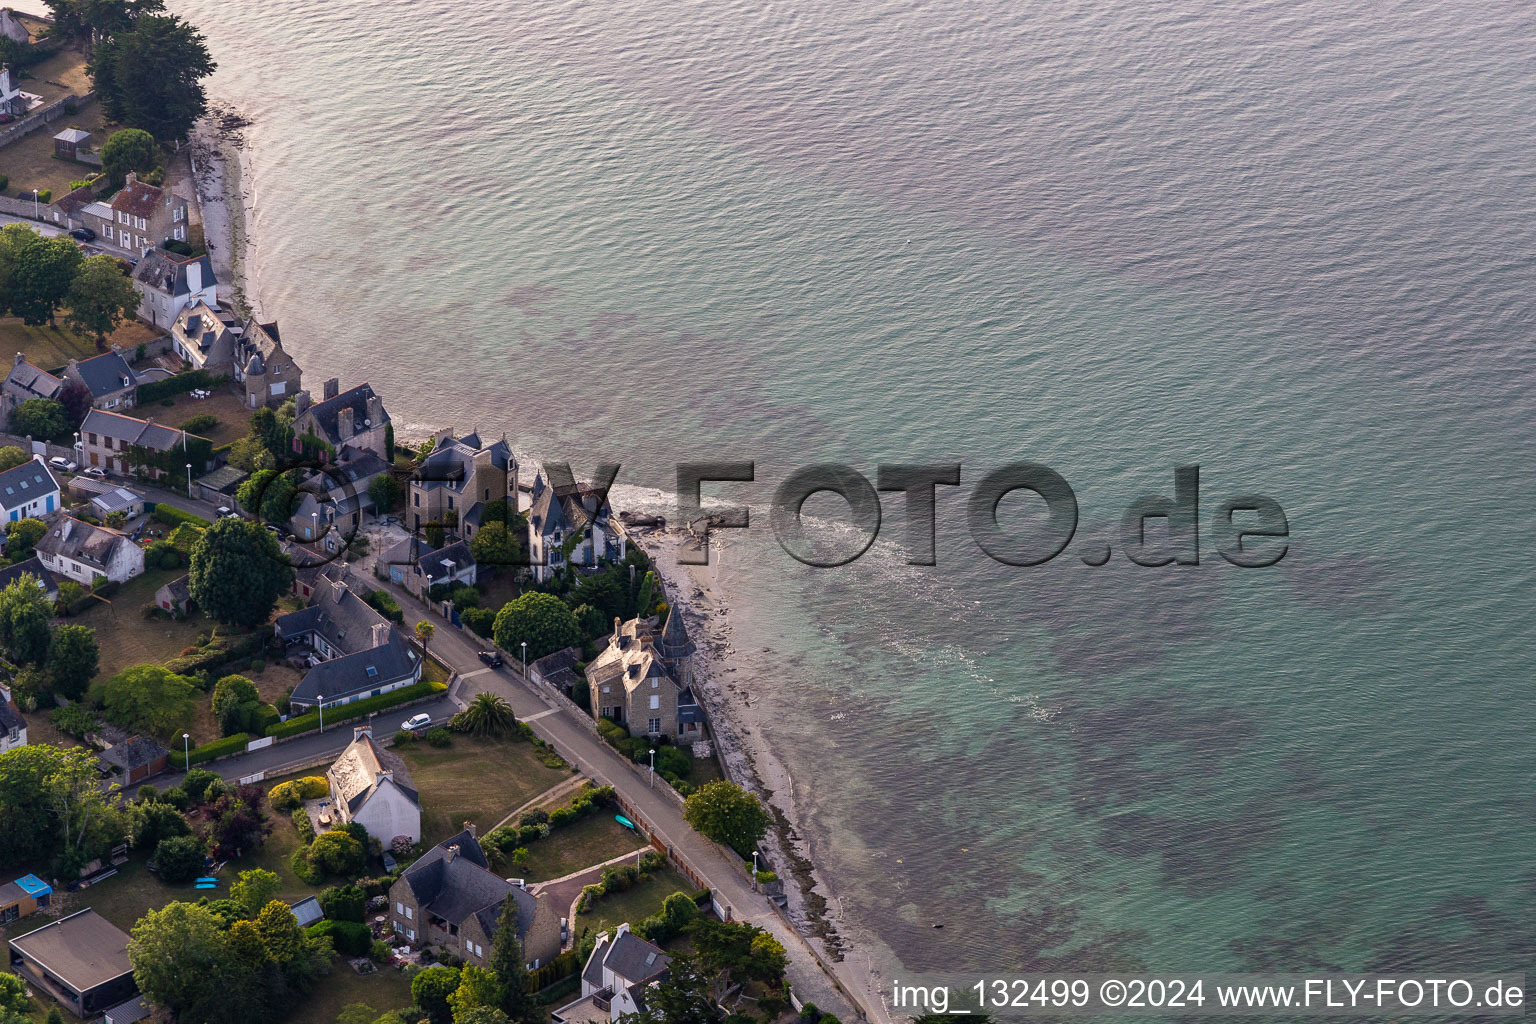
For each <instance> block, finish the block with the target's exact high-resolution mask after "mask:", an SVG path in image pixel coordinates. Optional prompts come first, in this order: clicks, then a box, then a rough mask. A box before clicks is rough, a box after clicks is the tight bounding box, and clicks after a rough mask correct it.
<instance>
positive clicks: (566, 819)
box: [549, 807, 576, 825]
mask: <svg viewBox="0 0 1536 1024" xmlns="http://www.w3.org/2000/svg"><path fill="white" fill-rule="evenodd" d="M575 820H576V812H575V811H573V810H571V809H570V808H569V807H557V808H555V810H554V811H553V812H551V813H550V815H549V823H550V824H551V825H569V824H570V823H571V822H573V821H575Z"/></svg>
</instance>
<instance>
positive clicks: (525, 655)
mask: <svg viewBox="0 0 1536 1024" xmlns="http://www.w3.org/2000/svg"><path fill="white" fill-rule="evenodd" d="M523 681H524V682H527V681H528V641H527V640H524V641H523Z"/></svg>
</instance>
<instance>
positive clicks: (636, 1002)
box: [551, 923, 672, 1024]
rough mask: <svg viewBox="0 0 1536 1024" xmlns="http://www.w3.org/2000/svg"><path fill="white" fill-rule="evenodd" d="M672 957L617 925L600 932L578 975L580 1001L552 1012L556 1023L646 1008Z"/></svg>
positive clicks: (567, 1023)
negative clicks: (650, 992)
mask: <svg viewBox="0 0 1536 1024" xmlns="http://www.w3.org/2000/svg"><path fill="white" fill-rule="evenodd" d="M671 963H672V958H671V957H669V956H667V954H665V953H663V952H662V951H661V947H659V946H656V945H654V944H653V943H650V942H647V941H646V940H645V939H642V938H641V937H640V936H638V935H636V934H635V933H634V932H632V931H630V930H629V925H628V923H625V924H621V925H619V926H618V927H617V928H616V929H614V932H613V934H612V935H611V936H610V935H609V934H608V933H607V932H603V933H602V934H600V935H599V936H598V937H597V945H595V946H593V947H592V955H591V956H589V957H587V964H586V966H585V967H584V968H583V969H582V972H581V998H580V999H577V1000H575V1001H574V1002H571V1003H567V1004H566V1005H564V1006H562V1007H560V1008H559V1009H558V1010H555V1011H554V1012H553V1013H552V1014H551V1016H552V1017H553V1018H554V1021H555V1024H587V1022H591V1021H604V1020H618V1019H619V1018H620V1017H624V1016H627V1015H628V1014H632V1013H639V1012H640V1011H641V1010H643V1009H645V992H646V989H648V988H650V987H651V986H652V985H654V984H656V983H658V982H661V981H664V980H666V977H667V973H668V966H669V965H670V964H671Z"/></svg>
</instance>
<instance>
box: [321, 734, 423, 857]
mask: <svg viewBox="0 0 1536 1024" xmlns="http://www.w3.org/2000/svg"><path fill="white" fill-rule="evenodd" d="M325 778H326V781H327V782H329V783H330V784H331V800H332V801H333V802H334V806H335V808H336V815H337V817H338V818H340V819H341V821H342V822H343V823H346V822H350V821H355V822H357V823H358V824H359V825H361V826H363V828H365V829H367V830H368V834H369V835H370V836H373V837H374V838H375V839H377V840H378V841H379V842H380V843H382V844H384V848H385V849H386V850H387V849H389V847H390V844H391V843H393V842H394V841H395V840H396V839H398V838H399V837H400V836H405V837H406V838H407V839H409V840H410V841H411V842H413V843H416V842H420V841H421V803H420V800H419V798H418V796H417V793H416V787H415V786H414V785H413V784H412V782H411V773H410V770H409V769H407V768H406V766H405V762H404V761H402V760H401V759H400V756H399V755H398V754H396V753H394V752H393V751H390V750H385V749H384V748H383V747H380V746H379V745H378V744H377V743H375V742H373V728H372V727H371V726H367V725H360V726H357V727H355V728H354V729H353V730H352V742H351V744H349V745H348V746H347V749H345V750H343V751H342V752H341V756H340V757H338V758H337V759H336V761H335V762H334V763H333V764H332V765H331V767H330V770H329V771H327V772H326V773H325Z"/></svg>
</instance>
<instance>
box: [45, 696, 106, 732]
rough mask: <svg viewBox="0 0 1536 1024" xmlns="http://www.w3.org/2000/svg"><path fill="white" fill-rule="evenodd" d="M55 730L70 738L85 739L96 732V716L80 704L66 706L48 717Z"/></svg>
mask: <svg viewBox="0 0 1536 1024" xmlns="http://www.w3.org/2000/svg"><path fill="white" fill-rule="evenodd" d="M48 719H49V721H51V722H53V725H54V728H56V729H58V730H59V732H62V733H64V734H65V735H68V736H74V737H75V738H77V739H84V738H85V734H86V733H88V732H95V731H96V726H97V725H98V723H97V721H96V716H95V715H93V714H91V713H90V712H89V711H87V710H86V709H85V708H84V707H82V706H81V705H79V704H66V705H65V706H64V707H62V708H58V709H56V710H55V711H54V712H53V713H52V714H50V715H49V716H48Z"/></svg>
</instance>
